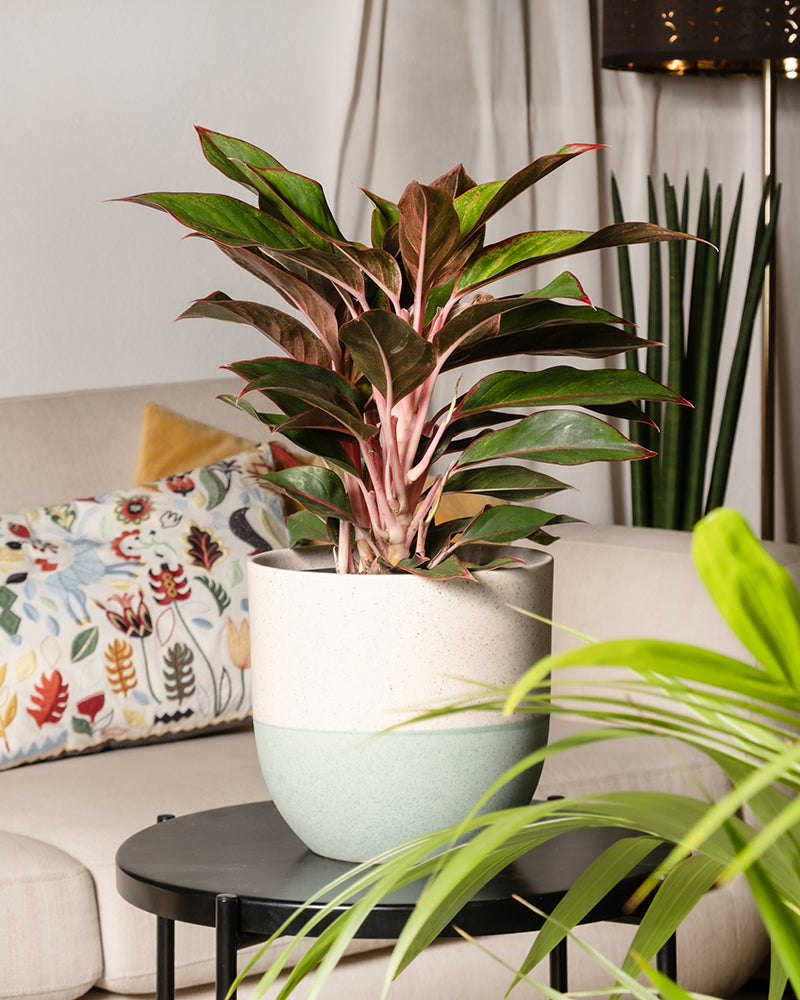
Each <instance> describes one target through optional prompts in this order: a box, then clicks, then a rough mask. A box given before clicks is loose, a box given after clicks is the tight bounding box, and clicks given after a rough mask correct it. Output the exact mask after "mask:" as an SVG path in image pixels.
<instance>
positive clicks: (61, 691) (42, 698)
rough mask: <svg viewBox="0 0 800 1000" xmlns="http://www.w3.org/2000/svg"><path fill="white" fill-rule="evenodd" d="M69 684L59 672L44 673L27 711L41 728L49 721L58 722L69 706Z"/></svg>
mask: <svg viewBox="0 0 800 1000" xmlns="http://www.w3.org/2000/svg"><path fill="white" fill-rule="evenodd" d="M68 695H69V684H67V683H66V682H65V681H64V678H63V677H62V676H61V674H60V673H59V672H58V670H53V671H52V673H50V674H49V675H48V674H42V676H41V677H40V678H39V680H38V681H37V683H36V686H35V688H34V693H33V694H32V695H31V704H30V705H29V706H28V708H27V709H26V711H27V712H28V715H30V716H31V718H33V720H34V721H35V723H36V725H37V726H38V727H39V728H40V729H41V728H42V726H44V725H45V724H46V723H48V722H58V720H59V719H60V718H61V716H62V715H63V714H64V710H65V709H66V707H67V698H68Z"/></svg>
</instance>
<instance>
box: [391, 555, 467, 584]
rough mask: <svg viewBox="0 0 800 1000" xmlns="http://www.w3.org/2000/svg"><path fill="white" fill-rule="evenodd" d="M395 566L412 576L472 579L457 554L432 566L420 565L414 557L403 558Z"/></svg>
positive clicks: (436, 578)
mask: <svg viewBox="0 0 800 1000" xmlns="http://www.w3.org/2000/svg"><path fill="white" fill-rule="evenodd" d="M397 568H398V569H402V570H405V571H406V572H407V573H412V574H413V575H414V576H425V577H428V578H429V579H431V580H468V579H472V573H470V571H469V568H468V567H467V566H466V565H465V564H464V563H463V562H462V561H461V560H460V559H459V558H458V557H457V556H448V557H447V558H446V559H443V560H442V562H440V563H438V564H437V565H436V566H433V567H431V566H423V565H420V564H419V562H418V561H417V560H414V559H403V560H401V561H400V562H399V563H398V564H397Z"/></svg>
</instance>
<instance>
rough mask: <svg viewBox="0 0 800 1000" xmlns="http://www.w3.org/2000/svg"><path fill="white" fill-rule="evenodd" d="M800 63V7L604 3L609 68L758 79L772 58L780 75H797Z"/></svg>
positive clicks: (779, 0) (737, 1)
mask: <svg viewBox="0 0 800 1000" xmlns="http://www.w3.org/2000/svg"><path fill="white" fill-rule="evenodd" d="M799 57H800V3H796V2H794V0H775V2H774V3H752V2H750V0H730V2H727V3H726V2H722V0H720V2H716V3H715V2H714V0H695V2H693V3H670V2H667V0H605V4H604V10H603V66H604V67H606V68H607V69H633V70H639V71H642V72H648V71H650V72H656V71H658V72H664V71H668V72H670V71H671V72H676V73H719V72H727V73H760V72H761V70H762V62H763V60H765V59H771V60H773V61H774V62H775V63H777V66H776V69H777V70H778V71H780V70H781V69H783V70H784V71H785V72H787V73H789V74H792V73H794V72H795V71H796V70H797V62H796V60H797V59H798V58H799ZM786 60H790V62H789V63H788V65H787V64H786V62H785V61H786Z"/></svg>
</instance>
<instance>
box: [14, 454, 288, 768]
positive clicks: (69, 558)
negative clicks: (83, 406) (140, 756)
mask: <svg viewBox="0 0 800 1000" xmlns="http://www.w3.org/2000/svg"><path fill="white" fill-rule="evenodd" d="M270 467H271V453H270V451H269V447H268V446H264V448H262V449H261V450H258V451H250V452H245V453H242V454H241V455H238V456H235V457H234V458H231V459H227V460H224V461H222V462H217V463H214V464H213V465H211V466H204V467H202V468H197V469H194V470H192V471H191V472H189V473H185V474H183V475H179V476H173V477H171V478H168V479H165V480H161V481H159V482H158V483H155V484H151V485H149V486H146V487H137V488H134V489H129V490H116V491H113V492H111V493H107V494H105V495H104V496H101V497H99V498H97V499H88V500H76V501H73V502H70V503H65V504H58V505H55V506H49V507H40V508H34V509H30V510H27V511H23V512H21V513H19V514H11V515H6V516H3V517H0V768H7V767H11V766H14V765H17V764H20V763H25V762H30V761H35V760H41V759H43V758H46V757H52V756H56V755H59V754H61V753H64V752H77V751H83V750H91V749H96V748H97V747H98V746H101V745H109V744H115V745H119V744H121V743H123V744H124V743H129V742H131V741H138V740H141V739H143V738H150V737H159V738H161V737H169V736H173V737H174V736H175V735H176V734H180V733H185V732H191V731H195V730H197V729H198V728H201V727H206V726H209V725H219V724H222V723H232V722H236V721H240V720H242V719H244V718H246V717H247V716H248V715H249V712H250V694H249V673H248V667H249V665H250V659H249V626H248V619H247V611H248V607H247V591H246V580H245V562H246V559H247V557H248V555H249V554H250V553H252V552H254V551H261V550H264V549H268V548H275V547H282V546H284V545H285V544H286V541H287V536H286V529H285V526H284V523H283V506H282V503H281V501H280V499H279V498H278V497H277V496H276V495H275V494H272V493H267V492H266V491H264V490H262V489H261V488H260V487H259V486H258V485H257V481H256V480H257V475H258V472H259V471H263V470H264V469H265V468H270Z"/></svg>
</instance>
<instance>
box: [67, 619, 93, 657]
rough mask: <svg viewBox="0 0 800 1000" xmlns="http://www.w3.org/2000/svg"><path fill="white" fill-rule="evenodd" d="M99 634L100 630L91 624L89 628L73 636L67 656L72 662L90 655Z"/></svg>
mask: <svg viewBox="0 0 800 1000" xmlns="http://www.w3.org/2000/svg"><path fill="white" fill-rule="evenodd" d="M99 634H100V630H99V629H98V627H97V626H96V625H92V627H91V628H87V629H84V630H83V631H82V632H79V633H78V634H77V635H76V636H75V637H74V638H73V640H72V644H71V646H70V651H69V658H70V660H71V661H72V663H78V662H80V661H81V660H85V659H86V657H87V656H91V655H92V653H93V652H94V651H95V650H96V649H97V639H98V636H99Z"/></svg>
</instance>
